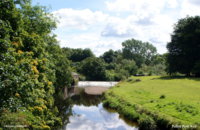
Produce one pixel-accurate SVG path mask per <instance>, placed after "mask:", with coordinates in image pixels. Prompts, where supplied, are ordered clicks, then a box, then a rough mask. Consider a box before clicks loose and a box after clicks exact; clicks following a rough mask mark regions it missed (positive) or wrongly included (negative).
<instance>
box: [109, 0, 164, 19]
mask: <svg viewBox="0 0 200 130" xmlns="http://www.w3.org/2000/svg"><path fill="white" fill-rule="evenodd" d="M106 5H107V8H108V10H110V11H114V12H131V13H133V14H134V15H135V16H136V17H137V18H145V17H148V16H149V15H152V16H153V15H156V14H159V13H160V11H161V10H162V8H163V7H164V5H165V1H164V0H152V1H150V0H126V1H124V0H115V1H114V2H113V1H107V2H106Z"/></svg>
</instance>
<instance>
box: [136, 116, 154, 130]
mask: <svg viewBox="0 0 200 130" xmlns="http://www.w3.org/2000/svg"><path fill="white" fill-rule="evenodd" d="M138 123H139V129H140V130H156V122H155V121H154V120H153V119H152V118H151V117H149V116H147V115H144V114H143V115H142V116H141V117H140V119H139V121H138Z"/></svg>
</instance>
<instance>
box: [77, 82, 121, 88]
mask: <svg viewBox="0 0 200 130" xmlns="http://www.w3.org/2000/svg"><path fill="white" fill-rule="evenodd" d="M117 83H118V82H113V81H110V82H105V81H79V82H78V84H77V87H80V88H84V87H108V88H109V87H113V86H115V85H116V84H117Z"/></svg>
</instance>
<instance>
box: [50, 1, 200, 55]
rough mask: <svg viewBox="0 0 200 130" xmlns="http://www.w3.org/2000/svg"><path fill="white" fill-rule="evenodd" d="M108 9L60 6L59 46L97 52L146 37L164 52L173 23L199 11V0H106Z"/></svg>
mask: <svg viewBox="0 0 200 130" xmlns="http://www.w3.org/2000/svg"><path fill="white" fill-rule="evenodd" d="M105 6H106V9H107V10H104V12H102V11H92V10H90V9H82V10H76V9H69V8H65V9H60V10H57V11H54V12H53V14H54V15H55V16H56V17H57V18H58V19H59V21H60V23H59V24H58V29H57V31H56V32H57V34H58V39H59V40H60V42H61V46H62V47H66V46H67V47H72V48H91V49H92V50H93V51H94V53H95V54H96V55H97V56H99V55H101V54H102V53H103V52H105V51H107V50H109V49H114V50H118V49H121V43H122V42H123V41H125V40H127V39H130V38H135V39H138V40H142V41H149V42H151V43H152V44H153V45H154V46H156V47H157V48H158V52H159V53H164V52H166V47H165V46H166V43H167V42H169V41H170V34H171V33H172V31H173V25H174V24H175V23H176V22H177V21H178V19H180V18H183V17H185V16H187V15H190V16H194V15H200V1H199V0H151V1H150V0H126V1H124V0H107V1H106V2H105Z"/></svg>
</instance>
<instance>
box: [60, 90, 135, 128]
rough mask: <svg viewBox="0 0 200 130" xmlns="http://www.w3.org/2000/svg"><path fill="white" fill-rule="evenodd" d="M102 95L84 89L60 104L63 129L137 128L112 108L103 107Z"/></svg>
mask: <svg viewBox="0 0 200 130" xmlns="http://www.w3.org/2000/svg"><path fill="white" fill-rule="evenodd" d="M102 98H103V97H102V95H88V94H86V93H85V92H84V89H80V90H79V91H78V93H77V92H75V95H73V96H72V97H70V98H68V99H67V101H66V104H67V107H66V106H62V105H61V108H62V112H63V113H62V114H63V115H64V116H63V122H64V126H63V128H62V129H64V130H137V129H138V128H137V127H136V125H135V124H134V123H133V122H131V121H127V120H125V119H123V118H121V116H120V115H119V114H118V113H117V112H115V111H114V110H111V109H107V108H104V107H103V105H102V102H101V101H102Z"/></svg>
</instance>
